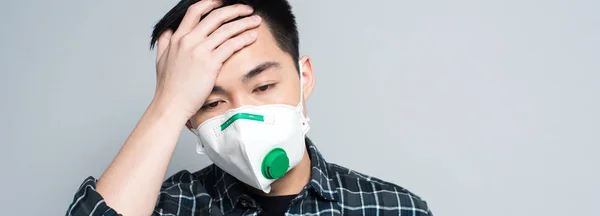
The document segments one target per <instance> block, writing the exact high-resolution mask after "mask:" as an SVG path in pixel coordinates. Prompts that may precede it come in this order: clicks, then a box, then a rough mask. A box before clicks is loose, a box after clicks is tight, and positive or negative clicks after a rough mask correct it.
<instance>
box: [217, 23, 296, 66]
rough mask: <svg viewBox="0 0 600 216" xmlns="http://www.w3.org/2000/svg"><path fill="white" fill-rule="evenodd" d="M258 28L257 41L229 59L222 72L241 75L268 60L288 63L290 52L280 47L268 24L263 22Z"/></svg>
mask: <svg viewBox="0 0 600 216" xmlns="http://www.w3.org/2000/svg"><path fill="white" fill-rule="evenodd" d="M256 30H257V32H258V38H257V39H256V41H255V42H254V43H252V44H251V45H249V46H247V47H244V48H242V49H241V50H239V51H238V52H236V53H234V54H233V55H232V56H231V57H230V58H229V59H227V61H225V62H224V63H223V66H222V68H221V73H226V74H227V76H229V75H234V76H238V77H240V76H243V75H244V74H245V73H247V72H249V71H250V70H252V69H254V68H255V67H257V66H259V65H260V64H263V63H266V62H276V63H278V64H286V63H288V61H289V60H288V59H289V58H290V57H289V54H287V53H286V52H284V51H283V50H281V49H280V48H279V46H278V44H277V41H276V40H275V38H274V37H273V35H272V34H271V32H270V31H269V28H268V26H267V25H265V24H261V25H260V26H259V27H258V28H257V29H256ZM223 75H225V74H223ZM220 76H221V74H220Z"/></svg>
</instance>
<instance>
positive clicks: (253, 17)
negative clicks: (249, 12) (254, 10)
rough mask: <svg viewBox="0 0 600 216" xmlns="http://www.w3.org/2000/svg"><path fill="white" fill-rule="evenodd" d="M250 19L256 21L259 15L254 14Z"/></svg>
mask: <svg viewBox="0 0 600 216" xmlns="http://www.w3.org/2000/svg"><path fill="white" fill-rule="evenodd" d="M252 19H254V20H256V21H260V16H259V15H254V16H252Z"/></svg>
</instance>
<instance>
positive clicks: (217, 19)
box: [190, 4, 254, 38]
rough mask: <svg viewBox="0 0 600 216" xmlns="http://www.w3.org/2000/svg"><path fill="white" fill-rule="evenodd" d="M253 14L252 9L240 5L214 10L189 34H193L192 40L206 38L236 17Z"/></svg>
mask: <svg viewBox="0 0 600 216" xmlns="http://www.w3.org/2000/svg"><path fill="white" fill-rule="evenodd" d="M253 12H254V10H253V9H252V7H250V6H247V5H242V4H236V5H230V6H226V7H222V8H219V9H216V10H214V11H212V12H210V13H209V14H208V15H207V16H206V18H204V19H202V20H201V21H200V23H199V24H198V25H197V26H196V27H195V28H194V29H193V30H191V32H190V34H193V35H194V38H206V37H208V35H210V34H211V33H212V32H213V31H215V30H216V29H217V28H219V27H220V26H221V25H223V23H226V22H228V21H230V20H233V19H235V18H237V17H243V16H248V15H250V14H252V13H253Z"/></svg>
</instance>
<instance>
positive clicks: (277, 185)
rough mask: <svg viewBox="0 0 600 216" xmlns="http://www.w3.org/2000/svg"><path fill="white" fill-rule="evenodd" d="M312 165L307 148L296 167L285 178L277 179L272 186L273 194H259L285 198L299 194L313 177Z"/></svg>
mask: <svg viewBox="0 0 600 216" xmlns="http://www.w3.org/2000/svg"><path fill="white" fill-rule="evenodd" d="M310 172H311V164H310V157H309V155H308V149H306V148H305V150H304V155H303V156H302V160H301V161H300V163H298V165H296V167H294V168H293V169H291V170H290V171H289V172H288V173H286V174H285V176H283V177H281V178H280V179H277V180H276V181H275V182H273V183H272V184H271V192H270V193H269V194H265V193H264V192H262V191H260V192H259V193H258V194H260V195H265V196H285V195H294V194H299V193H300V191H302V189H303V188H304V186H306V184H308V182H309V181H310V177H311V173H310Z"/></svg>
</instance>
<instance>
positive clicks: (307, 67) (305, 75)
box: [300, 56, 315, 101]
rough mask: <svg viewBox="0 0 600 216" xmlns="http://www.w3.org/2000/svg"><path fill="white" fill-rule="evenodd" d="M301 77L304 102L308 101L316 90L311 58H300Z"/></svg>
mask: <svg viewBox="0 0 600 216" xmlns="http://www.w3.org/2000/svg"><path fill="white" fill-rule="evenodd" d="M300 69H301V70H302V71H300V76H302V91H303V93H304V98H303V99H304V100H305V101H306V100H308V97H310V94H311V93H312V91H313V89H314V88H315V75H314V72H313V67H312V63H311V62H310V57H308V56H302V57H301V58H300Z"/></svg>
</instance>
